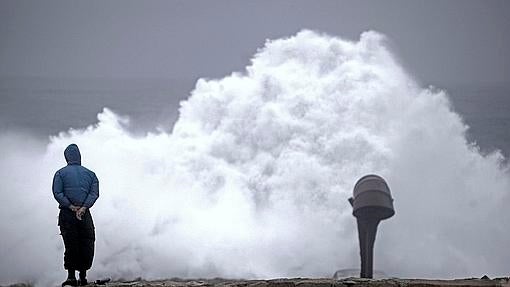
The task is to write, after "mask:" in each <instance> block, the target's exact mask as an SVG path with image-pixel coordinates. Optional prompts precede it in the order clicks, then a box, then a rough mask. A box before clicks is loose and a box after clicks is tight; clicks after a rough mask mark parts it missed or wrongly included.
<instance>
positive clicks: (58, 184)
mask: <svg viewBox="0 0 510 287" xmlns="http://www.w3.org/2000/svg"><path fill="white" fill-rule="evenodd" d="M52 189H53V196H54V197H55V199H56V200H57V202H58V203H59V204H60V205H61V206H63V207H67V208H70V209H73V207H75V206H73V205H72V203H71V201H69V199H68V198H67V196H65V194H64V183H63V182H62V177H60V173H59V172H58V171H57V172H56V173H55V176H54V177H53V186H52Z"/></svg>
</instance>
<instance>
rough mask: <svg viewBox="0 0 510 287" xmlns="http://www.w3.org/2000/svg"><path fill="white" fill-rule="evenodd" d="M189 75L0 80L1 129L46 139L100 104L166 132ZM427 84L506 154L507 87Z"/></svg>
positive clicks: (475, 135)
mask: <svg viewBox="0 0 510 287" xmlns="http://www.w3.org/2000/svg"><path fill="white" fill-rule="evenodd" d="M195 83H196V80H192V79H125V80H111V79H110V80H108V79H41V78H0V132H1V131H4V132H5V131H23V132H26V133H29V134H31V135H35V136H37V137H39V138H48V137H49V136H50V135H56V134H58V133H59V132H62V131H67V130H69V129H70V128H74V129H80V128H85V127H87V126H89V125H91V124H94V123H95V122H96V121H97V114H98V113H100V112H101V111H102V109H103V108H104V107H107V108H110V109H112V110H113V111H116V112H117V113H118V114H120V115H124V116H127V117H129V118H130V119H131V121H130V124H129V125H128V126H127V128H128V129H129V130H130V131H131V132H133V133H135V134H143V133H146V132H151V131H152V132H154V131H156V130H158V129H162V130H165V131H170V130H171V129H172V127H173V124H174V123H175V121H176V120H177V117H178V108H179V102H180V101H182V100H185V99H186V98H188V97H189V95H190V93H191V91H192V90H193V89H194V86H195ZM430 85H432V86H435V87H437V88H438V89H442V90H444V91H445V92H446V93H447V95H448V98H449V99H450V101H451V104H452V108H453V109H454V110H455V111H456V112H457V113H458V114H459V115H460V116H461V117H462V119H463V120H464V123H465V124H466V125H468V126H469V129H468V131H467V138H468V140H469V141H471V142H474V143H476V144H477V145H478V146H479V147H480V149H481V150H482V151H483V152H485V153H487V152H491V151H494V150H500V151H501V152H502V153H503V154H504V155H505V157H506V158H508V156H509V155H510V86H501V85H495V86H487V85H483V86H473V85H458V84H448V83H441V84H433V83H430Z"/></svg>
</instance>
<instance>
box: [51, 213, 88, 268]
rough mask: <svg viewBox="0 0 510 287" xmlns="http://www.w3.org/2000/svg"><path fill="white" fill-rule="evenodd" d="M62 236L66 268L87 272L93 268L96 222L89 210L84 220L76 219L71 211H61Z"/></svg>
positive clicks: (59, 218) (59, 222)
mask: <svg viewBox="0 0 510 287" xmlns="http://www.w3.org/2000/svg"><path fill="white" fill-rule="evenodd" d="M58 225H59V226H60V234H61V235H62V238H63V239H64V247H65V252H64V268H65V269H67V270H79V271H85V270H88V269H90V267H91V266H92V260H93V259H94V241H95V234H94V222H93V221H92V216H91V215H90V211H89V210H87V211H86V212H85V214H84V215H83V217H82V220H78V218H76V215H75V213H74V212H73V211H72V210H69V209H61V210H60V214H59V216H58Z"/></svg>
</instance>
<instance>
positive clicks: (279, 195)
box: [0, 31, 510, 285]
mask: <svg viewBox="0 0 510 287" xmlns="http://www.w3.org/2000/svg"><path fill="white" fill-rule="evenodd" d="M385 41H386V40H385V37H384V36H383V35H381V34H378V33H376V32H366V33H363V34H362V35H361V37H360V40H359V41H357V42H352V41H346V40H343V39H340V38H336V37H331V36H328V35H324V34H318V33H315V32H312V31H302V32H300V33H298V34H297V35H295V36H293V37H289V38H285V39H278V40H274V41H268V42H267V43H266V45H265V46H264V47H263V48H262V49H260V50H259V51H258V53H257V54H256V55H255V56H254V57H253V59H252V62H251V64H250V65H249V66H248V67H247V68H246V71H244V72H240V73H233V74H232V75H230V76H227V77H225V78H223V79H217V80H211V79H200V80H199V81H198V82H197V84H196V88H195V89H194V90H193V91H192V92H191V96H190V97H189V99H188V100H187V101H184V102H182V103H181V108H180V116H179V119H178V121H177V122H176V124H175V126H174V128H173V131H172V133H170V134H167V133H158V134H147V135H146V136H143V137H135V136H132V135H130V133H129V132H128V131H126V129H125V128H124V127H123V126H124V125H125V124H126V122H127V120H126V119H124V118H122V117H119V116H118V115H116V114H115V113H113V112H112V111H110V110H108V109H105V110H104V111H103V112H102V113H100V114H99V115H98V122H97V124H95V125H92V126H90V127H89V128H87V129H85V130H70V131H68V132H64V133H61V134H59V135H58V136H55V137H52V138H51V143H50V144H49V145H48V146H47V148H46V150H45V152H42V153H41V152H40V151H39V150H40V144H37V143H34V142H33V141H32V140H26V139H24V138H20V137H19V136H14V135H13V134H3V135H1V136H0V146H1V147H2V149H3V152H4V153H3V154H4V155H3V156H2V159H1V160H0V170H1V171H2V174H3V176H4V178H3V180H2V181H0V192H1V197H2V204H3V207H2V209H0V218H2V219H1V221H0V228H1V230H2V244H1V246H0V254H1V256H0V258H1V259H0V267H1V268H0V270H1V271H0V278H2V280H1V281H2V282H0V283H6V282H17V281H26V280H32V281H34V282H36V283H37V284H40V285H48V284H55V282H58V280H61V279H63V276H64V275H63V272H62V252H63V246H62V243H61V240H60V237H59V234H58V228H57V226H56V214H57V210H56V206H57V204H56V202H55V201H54V200H53V198H52V196H51V180H52V176H53V173H54V171H55V170H56V169H58V168H59V167H60V166H62V165H63V164H64V159H63V155H62V154H63V150H64V148H65V147H66V146H67V145H68V144H70V143H77V144H78V146H79V147H80V149H81V151H82V158H83V164H84V165H85V166H87V167H89V168H91V169H92V170H94V171H95V172H96V173H97V175H98V177H99V180H100V190H101V195H100V198H99V200H98V201H97V203H96V205H95V206H94V208H93V210H92V213H93V216H94V220H95V225H96V233H97V242H96V257H95V261H94V266H93V269H92V271H91V275H90V276H92V277H102V276H112V277H114V278H120V277H123V278H133V277H138V276H142V277H144V278H148V279H150V278H161V277H173V276H180V277H211V276H222V277H245V278H261V277H281V276H331V275H332V274H333V272H334V271H335V270H337V269H343V268H353V267H354V268H355V267H357V266H358V264H359V257H358V242H357V231H356V227H355V221H354V218H353V217H352V215H351V207H350V205H349V204H348V202H347V198H348V197H349V196H350V195H351V192H352V187H353V184H354V182H355V181H356V180H357V179H358V178H359V177H360V176H362V175H364V174H367V173H377V174H380V175H382V176H383V177H384V178H385V179H386V180H387V181H388V183H389V185H390V188H391V189H392V192H393V195H394V198H395V208H396V215H395V216H394V217H393V218H391V219H389V220H388V221H385V222H383V223H382V224H381V225H380V228H379V233H378V239H377V241H376V248H375V249H376V250H375V268H376V269H379V270H383V271H384V272H385V273H387V274H388V275H390V276H404V277H440V278H451V277H463V276H479V275H483V274H489V275H490V276H492V275H501V274H505V272H508V269H507V268H508V266H510V249H509V248H507V245H508V244H509V243H510V230H509V229H508V226H507V224H508V222H510V212H509V211H508V202H509V200H510V180H509V178H510V177H509V173H508V166H506V165H504V164H503V161H502V160H503V158H502V156H501V154H499V153H498V152H494V153H492V154H488V155H482V154H480V152H479V151H478V149H477V147H476V146H475V145H473V144H470V143H468V142H467V141H466V137H465V131H466V128H467V127H466V126H465V124H463V122H462V120H461V118H460V117H459V116H458V115H457V114H455V113H454V112H453V111H452V110H451V108H450V104H449V101H448V98H447V96H446V94H445V93H444V92H443V91H438V90H434V89H427V88H422V87H420V86H419V85H418V84H417V83H416V82H415V81H414V80H413V79H412V77H411V76H410V75H409V74H407V73H406V71H404V70H403V69H402V67H401V66H400V65H399V63H398V62H397V61H396V59H395V57H394V56H393V55H392V54H391V52H390V51H389V50H388V48H387V46H386V45H385ZM38 149H39V150H38Z"/></svg>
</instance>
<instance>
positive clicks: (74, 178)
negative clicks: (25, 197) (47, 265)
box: [53, 144, 99, 286]
mask: <svg viewBox="0 0 510 287" xmlns="http://www.w3.org/2000/svg"><path fill="white" fill-rule="evenodd" d="M64 157H65V159H66V161H67V166H65V167H63V168H61V169H59V170H58V171H57V172H56V173H55V176H54V177H53V196H54V197H55V199H56V200H57V202H58V204H59V209H60V213H59V215H58V225H59V226H60V234H61V235H62V239H63V240H64V246H65V252H64V268H65V269H66V270H67V272H68V276H67V280H66V281H64V282H63V283H62V286H66V285H69V286H78V285H80V286H83V285H87V270H89V269H90V267H91V266H92V260H93V258H94V241H95V233H94V222H93V221H92V216H91V215H90V211H89V209H90V208H91V207H92V205H94V203H95V202H96V199H97V198H98V197H99V181H98V179H97V177H96V174H95V173H94V172H92V171H91V170H89V169H87V168H85V167H83V166H82V165H81V155H80V150H79V149H78V146H77V145H76V144H71V145H69V146H68V147H67V148H66V149H65V151H64ZM76 270H78V271H79V272H80V278H79V280H76V275H75V272H76Z"/></svg>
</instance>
